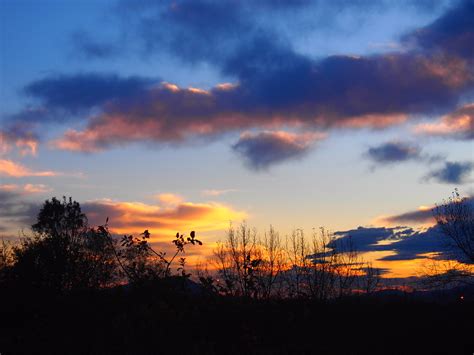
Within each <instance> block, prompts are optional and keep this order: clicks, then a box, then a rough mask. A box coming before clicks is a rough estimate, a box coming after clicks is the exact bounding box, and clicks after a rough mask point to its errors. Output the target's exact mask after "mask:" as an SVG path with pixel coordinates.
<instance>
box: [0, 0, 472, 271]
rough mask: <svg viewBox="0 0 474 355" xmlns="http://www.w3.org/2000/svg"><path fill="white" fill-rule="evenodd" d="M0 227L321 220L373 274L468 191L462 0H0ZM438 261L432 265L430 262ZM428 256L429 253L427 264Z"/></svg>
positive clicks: (223, 225) (408, 252)
mask: <svg viewBox="0 0 474 355" xmlns="http://www.w3.org/2000/svg"><path fill="white" fill-rule="evenodd" d="M0 26H1V27H0V46H1V47H0V102H1V105H0V222H1V223H0V234H1V235H3V237H5V238H17V237H18V236H19V235H20V234H21V233H20V232H19V231H20V230H21V229H23V231H24V232H25V233H28V226H29V225H31V223H32V222H33V221H34V218H35V215H36V214H37V212H38V210H39V208H40V206H41V203H42V202H43V201H44V200H45V199H48V198H51V197H52V196H57V197H61V196H72V197H73V198H74V199H75V200H77V201H79V202H80V203H81V205H82V206H83V209H84V211H85V212H86V213H87V215H88V217H89V221H90V223H91V224H102V223H104V221H105V219H106V218H107V217H109V224H110V227H111V229H112V230H113V231H114V233H117V234H123V233H140V232H142V231H143V230H144V229H149V230H150V232H151V233H152V237H153V239H152V240H153V242H154V243H156V244H157V246H162V247H164V246H165V245H166V244H165V243H169V240H170V239H171V238H172V236H173V235H174V234H175V233H176V232H178V231H179V232H183V233H186V232H187V231H190V230H196V231H197V233H198V235H199V236H200V239H201V240H203V241H204V243H205V247H203V248H202V249H201V250H200V251H199V252H197V253H198V254H199V255H200V256H202V257H205V256H206V255H209V254H211V252H212V246H213V245H214V243H215V242H216V241H217V240H219V239H223V238H224V236H225V230H226V229H227V228H228V226H229V223H230V222H232V223H234V224H238V223H240V222H241V221H244V220H245V221H247V223H248V224H249V225H250V226H253V227H255V228H256V229H257V231H259V232H260V233H264V231H265V230H268V228H269V226H270V225H273V227H274V228H275V229H276V230H279V231H280V234H281V235H282V236H284V235H287V234H290V233H291V231H292V230H294V229H296V228H302V229H304V230H306V231H308V233H311V231H312V230H313V228H319V227H321V226H324V227H326V228H327V229H329V230H330V231H332V232H334V233H335V235H336V236H338V237H341V238H344V237H347V236H348V235H351V236H352V237H353V238H354V240H355V242H356V245H357V246H358V248H359V249H360V250H361V251H362V252H363V253H365V255H366V256H367V257H368V258H370V259H371V260H373V261H374V262H375V263H376V265H378V266H380V267H383V268H384V270H389V272H388V274H389V275H391V276H407V275H413V274H415V273H416V270H417V267H418V266H419V265H420V264H421V263H422V262H423V261H424V260H426V258H427V256H429V255H437V257H438V258H440V259H443V258H447V255H445V254H443V253H444V251H443V249H442V245H441V244H442V243H441V242H440V236H439V232H438V231H437V229H436V228H435V227H433V225H434V220H433V218H432V213H431V208H432V207H433V206H434V205H435V203H440V202H442V201H443V199H446V198H448V197H449V196H450V195H451V193H452V191H453V190H454V189H455V188H458V189H459V191H460V192H461V194H462V195H463V196H466V197H470V196H472V195H473V194H474V192H473V191H474V189H473V181H474V174H473V170H474V146H473V143H472V140H473V137H474V65H473V64H474V45H473V44H474V1H472V0H468V1H454V0H453V1H448V0H439V1H428V0H419V1H415V0H400V1H389V0H380V1H375V2H374V1H368V0H358V1H348V0H334V1H323V0H315V1H309V0H294V1H285V0H275V1H269V0H261V1H231V0H229V1H204V0H194V1H159V2H156V1H151V0H134V1H132V0H94V1H92V0H83V1H73V0H42V1H37V0H0ZM436 253H437V254H436ZM443 255H444V256H443Z"/></svg>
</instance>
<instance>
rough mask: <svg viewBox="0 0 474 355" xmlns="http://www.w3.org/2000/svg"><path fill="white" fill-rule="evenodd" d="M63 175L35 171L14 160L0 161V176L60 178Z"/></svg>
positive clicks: (53, 172) (54, 172)
mask: <svg viewBox="0 0 474 355" xmlns="http://www.w3.org/2000/svg"><path fill="white" fill-rule="evenodd" d="M61 174H62V173H59V172H56V171H35V170H32V169H30V168H28V167H26V166H24V165H22V164H20V163H16V162H14V161H13V160H8V159H0V176H2V175H3V176H9V177H25V176H58V175H61Z"/></svg>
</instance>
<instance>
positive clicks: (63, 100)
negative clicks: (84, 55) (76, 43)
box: [24, 73, 157, 112]
mask: <svg viewBox="0 0 474 355" xmlns="http://www.w3.org/2000/svg"><path fill="white" fill-rule="evenodd" d="M156 82H157V81H156V80H153V79H148V78H141V77H128V78H121V77H119V76H118V75H115V74H103V73H101V74H99V73H82V74H76V75H55V76H49V77H46V78H43V79H40V80H37V81H34V82H32V83H30V84H29V85H27V86H26V87H25V88H24V92H25V93H26V94H27V95H29V96H31V97H33V98H35V99H38V100H39V101H40V102H41V105H42V106H44V107H45V108H46V109H49V110H54V109H62V110H66V111H68V112H80V111H82V110H89V109H91V108H94V107H96V106H99V105H103V104H105V103H107V102H109V101H111V100H118V99H123V98H130V97H134V96H136V95H139V94H143V93H144V92H145V90H146V89H147V88H149V87H150V86H151V85H152V84H153V83H156Z"/></svg>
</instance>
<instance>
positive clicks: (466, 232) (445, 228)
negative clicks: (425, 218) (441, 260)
mask: <svg viewBox="0 0 474 355" xmlns="http://www.w3.org/2000/svg"><path fill="white" fill-rule="evenodd" d="M433 212H434V217H435V219H436V222H437V224H438V226H439V228H440V229H441V231H442V232H443V234H444V235H445V236H446V237H447V238H448V240H449V244H450V246H451V247H452V248H453V251H454V252H461V253H462V254H463V255H464V256H465V257H466V258H467V261H468V262H470V263H474V208H473V201H472V199H469V198H467V197H461V196H460V194H459V192H458V190H457V189H456V190H455V191H454V192H453V194H452V196H451V197H449V198H448V199H447V200H445V201H444V202H443V203H442V204H441V205H437V206H436V208H435V209H434V211H433Z"/></svg>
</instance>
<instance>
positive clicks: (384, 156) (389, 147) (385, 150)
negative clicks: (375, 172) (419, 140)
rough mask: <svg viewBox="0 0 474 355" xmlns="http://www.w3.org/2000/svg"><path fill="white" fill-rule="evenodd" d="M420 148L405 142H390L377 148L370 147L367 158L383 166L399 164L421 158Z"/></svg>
mask: <svg viewBox="0 0 474 355" xmlns="http://www.w3.org/2000/svg"><path fill="white" fill-rule="evenodd" d="M420 151H421V150H420V148H419V147H417V146H414V145H410V144H408V143H403V142H388V143H384V144H381V145H379V146H376V147H370V148H369V149H368V150H367V152H366V156H368V157H369V159H371V160H372V161H374V162H376V163H381V164H390V163H398V162H403V161H407V160H417V159H420V158H421V155H420Z"/></svg>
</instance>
